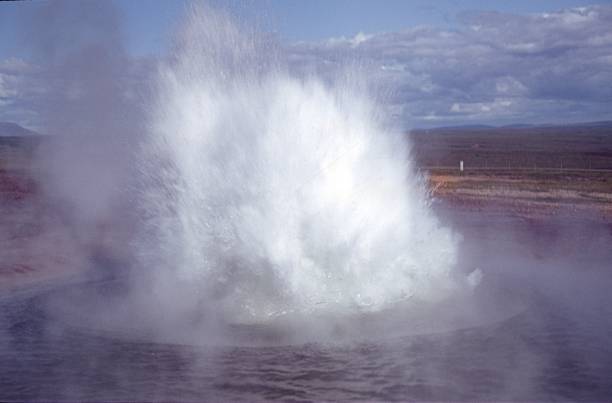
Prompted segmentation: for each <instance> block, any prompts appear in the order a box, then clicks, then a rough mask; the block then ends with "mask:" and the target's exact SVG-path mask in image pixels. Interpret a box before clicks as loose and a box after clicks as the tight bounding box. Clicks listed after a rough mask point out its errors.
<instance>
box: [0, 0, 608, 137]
mask: <svg viewBox="0 0 612 403" xmlns="http://www.w3.org/2000/svg"><path fill="white" fill-rule="evenodd" d="M211 2H212V3H213V4H215V5H217V6H219V7H222V8H225V9H228V10H229V11H230V12H231V13H232V14H234V15H235V16H236V17H237V18H238V19H240V20H243V21H246V22H247V23H248V24H252V25H255V26H257V27H258V28H259V30H261V31H264V32H268V33H273V34H274V37H275V38H277V39H278V41H279V42H280V43H281V44H282V47H283V48H284V50H285V52H286V55H287V58H288V60H290V61H291V63H293V65H294V66H295V68H296V69H297V70H299V69H300V68H301V67H303V66H304V65H308V66H309V68H310V70H311V71H312V70H315V71H319V72H320V74H321V75H323V76H324V75H325V74H327V73H329V70H330V69H333V68H334V66H336V67H337V68H341V67H342V63H343V62H345V61H346V60H347V58H355V59H358V60H360V61H361V62H365V63H366V64H368V66H370V67H371V71H369V72H368V73H369V75H370V76H371V77H373V80H375V81H376V83H377V84H380V86H381V87H383V88H384V90H385V91H387V92H388V93H390V94H391V96H390V97H389V99H388V100H387V102H388V105H387V106H388V108H389V110H390V111H391V112H392V115H393V116H394V117H395V118H396V119H397V120H398V121H400V122H401V124H403V125H405V126H407V127H408V126H436V125H448V124H475V123H490V124H512V123H519V122H520V123H523V122H526V123H549V122H552V123H555V122H558V123H563V122H575V121H589V120H608V119H612V86H611V85H610V83H611V82H612V28H610V27H612V1H581V0H537V1H527V0H515V1H496V2H494V1H482V0H463V1H458V0H439V1H435V2H434V1H422V0H412V1H410V0H386V1H374V0H372V1H365V0H335V1H332V0H310V1H303V0H260V1H246V0H243V1H222V0H212V1H211ZM187 4H188V3H187V2H186V1H182V0H174V1H172V0H166V1H152V0H114V2H113V3H112V4H111V3H108V2H89V3H87V2H82V1H79V2H69V1H56V2H53V3H49V2H43V1H36V2H14V3H0V121H2V120H12V121H17V122H18V123H21V124H23V125H25V126H30V127H39V125H40V122H39V120H40V119H39V118H38V115H39V111H38V108H39V107H40V105H43V104H45V102H46V101H45V100H44V97H45V96H49V94H50V93H51V91H50V87H49V85H48V84H46V83H47V82H49V81H50V77H51V76H52V75H51V74H50V73H49V71H50V68H49V67H48V66H51V65H53V63H55V62H56V61H57V60H55V59H53V58H58V57H60V56H61V55H63V56H61V57H65V56H66V55H69V54H70V52H72V51H73V50H74V49H75V48H78V47H79V46H89V45H91V44H92V43H93V42H92V41H94V42H95V41H96V40H97V41H101V42H104V43H106V44H112V45H111V46H114V47H121V48H122V49H124V50H125V53H126V55H127V58H129V59H130V60H131V63H132V64H133V66H138V68H144V69H146V68H147V64H148V65H149V67H150V64H154V63H155V62H154V60H155V59H159V58H163V57H164V55H165V54H166V51H167V50H168V47H169V44H170V37H171V33H172V32H173V31H174V29H175V28H176V26H177V25H178V24H179V21H180V16H181V15H182V13H183V11H184V9H185V7H186V6H187ZM40 9H44V10H45V13H46V15H43V16H42V17H41V16H40V12H39V11H40ZM73 9H84V10H85V11H83V10H81V11H78V10H77V11H78V12H75V11H74V10H73ZM92 9H93V10H94V11H92ZM98 9H99V10H98ZM88 10H89V11H88ZM37 13H38V14H39V16H38V17H36V18H39V19H38V20H36V19H32V18H31V16H32V15H34V14H37ZM109 24H110V25H112V27H109ZM71 25H73V26H71ZM109 32H112V35H110V34H108V33H109ZM91 38H94V39H91ZM88 40H89V41H90V43H89V42H87V41H88ZM41 49H43V50H44V51H42V52H41ZM50 49H51V50H52V51H51V50H50ZM58 50H59V52H58ZM62 52H63V53H62ZM52 55H53V56H52ZM58 55H60V56H58ZM143 66H144V67H143Z"/></svg>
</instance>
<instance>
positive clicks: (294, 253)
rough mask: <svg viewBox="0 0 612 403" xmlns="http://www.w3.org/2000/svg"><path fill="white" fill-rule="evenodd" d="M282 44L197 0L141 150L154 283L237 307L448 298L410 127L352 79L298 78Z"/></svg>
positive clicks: (177, 298)
mask: <svg viewBox="0 0 612 403" xmlns="http://www.w3.org/2000/svg"><path fill="white" fill-rule="evenodd" d="M279 58H280V57H279V56H278V52H276V51H274V50H273V49H271V47H270V46H268V45H266V43H265V42H264V41H262V40H260V39H259V38H258V36H257V35H253V34H252V33H250V32H246V33H245V31H242V30H241V29H239V27H238V26H237V25H236V24H235V23H234V22H233V21H232V20H231V19H230V18H228V17H227V16H225V15H223V14H222V13H219V12H217V11H213V10H210V9H207V8H196V9H194V10H192V12H191V13H190V15H189V18H188V22H187V23H186V25H185V28H184V29H183V30H182V31H181V32H180V35H179V36H178V41H177V50H176V53H175V57H174V58H173V59H172V60H171V61H170V62H168V63H167V64H165V65H164V66H162V67H161V69H160V73H159V82H158V85H159V88H158V94H159V97H158V99H157V100H156V103H155V106H154V107H153V108H152V114H151V116H152V119H151V126H150V132H151V135H150V137H149V139H148V141H147V143H146V144H145V146H144V147H143V152H142V154H141V158H140V168H141V169H140V170H141V172H142V174H143V179H144V180H143V183H144V191H143V197H142V207H143V211H144V212H143V216H144V217H145V221H146V224H145V230H144V231H143V235H142V237H141V239H140V248H139V249H140V251H141V253H140V263H141V264H142V265H143V267H146V268H147V270H148V273H150V274H151V279H152V282H151V284H152V289H153V293H154V295H156V296H157V298H159V299H160V300H162V301H164V299H165V300H166V302H167V303H168V304H173V306H174V307H175V308H176V309H179V310H181V309H185V310H190V309H191V310H193V309H194V308H196V309H197V307H201V306H206V307H207V308H210V307H211V306H214V307H215V308H214V309H215V310H218V311H221V312H223V313H224V315H230V316H231V317H233V318H236V320H247V319H248V320H264V319H266V318H268V317H271V316H276V315H279V314H284V313H292V312H312V311H326V312H342V311H347V310H358V311H363V310H368V311H376V310H380V309H383V308H385V307H388V306H389V305H390V304H394V303H396V302H398V301H402V300H407V299H411V298H414V300H436V299H440V298H443V297H444V296H445V295H446V294H448V292H449V291H450V290H452V289H454V288H455V287H456V282H455V281H453V277H452V276H451V274H452V273H451V271H452V268H453V266H454V263H455V260H456V249H457V248H456V240H455V237H454V235H453V233H452V232H451V231H450V230H449V229H447V228H444V227H441V226H440V223H439V222H438V220H437V219H436V218H435V216H433V214H432V212H431V211H430V209H429V206H428V200H427V194H426V190H425V187H424V185H423V183H422V181H421V179H420V178H419V177H418V175H416V174H415V172H414V168H413V166H412V163H411V161H410V160H409V159H408V157H407V155H408V154H407V148H408V147H407V146H408V145H407V144H405V139H403V138H400V136H393V135H391V134H390V133H388V132H387V131H385V130H383V122H382V119H381V114H380V113H379V112H378V110H377V109H376V107H375V105H374V104H373V103H371V102H370V101H369V100H368V97H366V96H365V95H364V91H361V90H360V89H359V87H360V86H357V85H351V84H347V81H349V80H338V81H339V82H338V83H336V84H324V83H323V82H322V81H321V80H318V79H316V78H302V77H296V76H295V75H292V74H290V73H288V72H287V71H286V69H283V68H282V67H281V63H278V62H277V60H278V59H279Z"/></svg>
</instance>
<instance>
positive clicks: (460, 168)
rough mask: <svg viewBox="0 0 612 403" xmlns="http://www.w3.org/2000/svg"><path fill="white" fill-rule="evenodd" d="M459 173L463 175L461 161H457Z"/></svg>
mask: <svg viewBox="0 0 612 403" xmlns="http://www.w3.org/2000/svg"><path fill="white" fill-rule="evenodd" d="M459 173H460V174H461V175H463V160H461V161H459Z"/></svg>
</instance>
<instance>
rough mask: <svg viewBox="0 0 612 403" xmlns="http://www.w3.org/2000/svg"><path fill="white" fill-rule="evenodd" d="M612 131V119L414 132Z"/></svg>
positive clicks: (467, 126)
mask: <svg viewBox="0 0 612 403" xmlns="http://www.w3.org/2000/svg"><path fill="white" fill-rule="evenodd" d="M591 131H598V132H603V131H606V132H610V131H612V121H611V120H605V121H598V122H580V123H567V124H552V123H551V124H549V123H545V124H525V123H516V124H511V125H504V126H487V125H464V126H444V127H431V128H426V129H419V128H415V129H412V130H411V132H412V133H413V134H427V133H437V134H443V133H446V134H468V133H483V134H484V133H490V134H503V133H506V134H510V133H574V134H575V133H578V132H591Z"/></svg>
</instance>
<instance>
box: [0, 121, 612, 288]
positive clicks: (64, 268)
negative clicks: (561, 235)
mask: <svg viewBox="0 0 612 403" xmlns="http://www.w3.org/2000/svg"><path fill="white" fill-rule="evenodd" d="M410 137H411V139H412V154H413V156H414V157H415V159H416V161H417V167H418V169H419V170H420V171H421V172H423V173H424V174H425V176H426V177H427V178H428V180H429V185H430V191H431V194H432V196H433V198H434V200H437V201H439V202H440V203H442V204H444V205H445V206H449V207H450V209H451V210H455V209H457V210H461V211H468V212H476V213H477V214H478V212H486V213H492V214H500V215H502V214H503V215H514V216H518V217H522V218H527V219H529V220H531V221H533V220H536V221H537V222H547V220H554V219H556V218H557V217H561V218H564V217H568V216H571V217H581V218H588V219H589V220H592V221H593V220H594V221H597V222H599V223H605V224H606V225H612V125H584V126H567V127H540V128H508V129H499V128H498V129H492V128H472V129H467V128H464V129H435V130H417V131H413V132H412V133H410ZM42 141H52V140H51V139H49V138H47V139H45V138H44V137H40V136H26V137H23V136H22V137H0V289H6V288H7V287H8V288H14V287H22V286H24V285H28V284H33V283H37V282H40V281H42V280H49V279H54V278H62V277H65V276H66V275H71V274H75V273H78V271H79V270H82V267H85V265H84V263H83V262H84V260H83V259H85V256H84V255H85V253H83V251H84V250H91V247H92V245H83V244H79V241H78V239H77V236H76V235H75V234H74V231H73V230H71V228H70V225H69V224H68V223H66V222H65V220H64V219H62V215H61V214H60V213H58V211H57V209H55V208H53V206H51V205H49V202H46V201H45V199H46V198H43V197H42V195H41V186H40V185H39V183H37V181H36V179H35V178H37V177H40V175H39V174H37V168H36V164H35V160H36V158H35V155H36V152H37V149H38V148H39V144H40V142H42ZM461 160H463V161H464V171H463V172H459V161H461ZM38 173H40V172H38ZM100 239H102V238H100ZM94 242H95V241H94ZM103 242H104V241H103V240H101V241H100V243H103ZM88 248H89V249H88ZM94 249H95V245H94Z"/></svg>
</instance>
